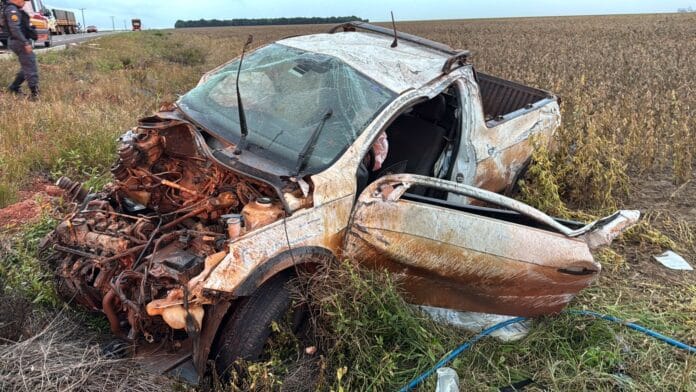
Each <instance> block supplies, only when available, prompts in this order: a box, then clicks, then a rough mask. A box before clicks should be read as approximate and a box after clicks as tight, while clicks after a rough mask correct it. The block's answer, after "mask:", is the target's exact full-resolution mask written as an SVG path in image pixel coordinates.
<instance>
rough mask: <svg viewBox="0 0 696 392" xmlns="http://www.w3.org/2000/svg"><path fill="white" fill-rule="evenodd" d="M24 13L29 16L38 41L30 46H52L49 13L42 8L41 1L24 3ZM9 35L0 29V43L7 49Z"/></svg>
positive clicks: (31, 0)
mask: <svg viewBox="0 0 696 392" xmlns="http://www.w3.org/2000/svg"><path fill="white" fill-rule="evenodd" d="M24 11H25V12H26V13H28V14H29V17H30V20H31V25H32V26H33V27H34V28H35V29H36V33H37V35H38V39H37V40H36V41H32V45H41V44H43V45H44V46H45V47H47V48H48V47H50V46H51V45H52V44H53V38H52V37H51V32H50V19H49V16H50V13H49V11H48V9H47V8H45V7H44V5H43V3H42V2H41V0H30V1H27V2H26V3H24ZM8 38H9V34H8V33H7V31H5V30H3V29H0V43H1V44H2V46H4V47H7V40H8Z"/></svg>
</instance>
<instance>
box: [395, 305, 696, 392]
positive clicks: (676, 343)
mask: <svg viewBox="0 0 696 392" xmlns="http://www.w3.org/2000/svg"><path fill="white" fill-rule="evenodd" d="M566 313H570V314H579V315H584V316H592V317H595V318H598V319H602V320H607V321H612V322H614V323H617V324H621V325H625V326H627V327H628V328H631V329H633V330H635V331H638V332H642V333H644V334H645V335H648V336H650V337H652V338H655V339H658V340H660V341H662V342H665V343H667V344H669V345H672V346H674V347H677V348H679V349H682V350H685V351H686V352H689V353H692V354H696V347H694V346H689V345H688V344H686V343H682V342H680V341H678V340H675V339H672V338H670V337H667V336H665V335H662V334H660V333H657V332H655V331H653V330H650V329H648V328H645V327H643V326H640V325H638V324H635V323H631V322H627V321H624V320H621V319H619V318H616V317H614V316H609V315H606V314H601V313H597V312H593V311H591V310H567V311H566ZM525 320H527V319H526V318H524V317H515V318H513V319H509V320H505V321H503V322H501V323H498V324H496V325H494V326H492V327H489V328H486V329H484V330H483V331H481V332H480V333H478V334H477V335H476V336H474V337H473V338H471V339H470V340H468V341H467V342H465V343H464V344H462V345H461V346H459V347H457V348H456V349H454V350H453V351H452V352H450V353H449V354H448V355H447V356H445V357H444V358H442V359H441V360H440V361H439V362H438V363H436V364H435V366H433V367H432V368H430V369H428V370H426V371H425V372H423V373H422V374H421V375H420V376H418V377H416V378H414V379H413V380H411V382H409V383H408V385H406V386H404V387H403V388H401V389H400V390H399V392H407V391H410V390H412V389H414V388H415V387H417V386H418V385H420V384H421V383H422V382H423V381H425V379H426V378H428V377H429V376H430V375H431V374H433V373H435V371H437V369H439V368H441V367H442V366H444V365H445V364H447V363H448V362H450V361H451V360H453V359H454V358H456V357H457V356H459V354H461V353H462V352H464V351H466V350H468V349H469V348H471V346H473V345H474V343H476V342H478V341H479V340H481V339H483V338H484V337H486V336H488V335H490V334H491V333H493V332H495V331H497V330H499V329H501V328H505V327H507V326H508V325H512V324H517V323H520V322H522V321H525Z"/></svg>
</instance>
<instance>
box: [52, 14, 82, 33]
mask: <svg viewBox="0 0 696 392" xmlns="http://www.w3.org/2000/svg"><path fill="white" fill-rule="evenodd" d="M52 13H53V18H55V21H56V22H55V25H56V28H55V31H54V32H53V33H54V34H75V33H77V19H75V13H74V12H72V11H66V10H59V9H55V8H54V9H53V10H52Z"/></svg>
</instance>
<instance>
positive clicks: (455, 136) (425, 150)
mask: <svg viewBox="0 0 696 392" xmlns="http://www.w3.org/2000/svg"><path fill="white" fill-rule="evenodd" d="M460 113H461V110H460V103H459V97H458V94H457V92H456V90H455V87H450V88H448V89H447V90H446V91H444V92H443V93H441V94H439V95H437V96H435V97H434V98H432V99H430V100H427V101H425V102H421V103H418V104H416V105H414V106H413V107H412V108H411V109H409V110H407V111H406V112H405V113H403V114H401V115H400V116H399V117H397V118H396V119H395V120H394V122H392V124H391V125H389V126H388V127H387V128H386V130H385V131H384V132H385V134H386V140H387V144H388V149H387V154H386V158H384V160H383V162H381V165H375V159H379V157H377V156H375V150H376V149H378V148H379V147H377V146H373V148H372V149H370V151H369V152H368V153H367V155H366V156H365V157H364V159H363V161H362V164H361V165H360V166H361V167H360V168H359V169H358V190H359V191H361V190H362V189H364V186H366V185H367V184H369V183H371V182H372V181H374V180H375V179H377V178H379V177H382V176H384V175H388V174H395V173H411V174H420V175H424V176H428V177H437V178H449V176H450V175H451V171H452V168H453V166H454V165H453V163H454V162H453V160H454V159H456V155H457V151H456V150H457V147H458V145H459V137H460V128H461V127H460V124H461V121H460V119H459V117H460ZM375 166H380V167H379V168H378V169H377V170H374V168H375ZM363 184H364V185H363ZM409 192H410V193H415V194H420V195H424V196H429V197H434V198H437V199H446V193H445V192H440V191H437V190H432V189H425V188H422V189H421V188H419V187H416V188H414V189H411V190H410V191H409Z"/></svg>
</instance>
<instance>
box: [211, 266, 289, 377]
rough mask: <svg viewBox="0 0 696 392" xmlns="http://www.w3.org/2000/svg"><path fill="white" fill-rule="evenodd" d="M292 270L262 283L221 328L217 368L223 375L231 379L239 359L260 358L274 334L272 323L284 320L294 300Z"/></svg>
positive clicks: (255, 359)
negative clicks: (292, 297) (231, 373)
mask: <svg viewBox="0 0 696 392" xmlns="http://www.w3.org/2000/svg"><path fill="white" fill-rule="evenodd" d="M293 276H294V274H292V271H283V272H280V273H279V274H277V275H275V276H273V277H272V278H271V279H269V280H268V281H266V282H265V283H264V284H263V285H261V286H260V287H259V288H258V289H256V291H254V293H253V294H252V295H251V296H249V297H247V298H244V299H242V300H240V301H241V302H240V303H239V305H238V306H237V308H236V310H235V311H234V313H232V315H230V318H229V319H228V320H227V322H226V323H225V324H224V325H223V326H222V327H221V328H220V334H219V338H218V342H217V344H216V346H215V347H214V348H213V359H214V360H215V370H216V372H217V373H218V375H219V376H220V378H222V379H228V378H229V374H230V370H231V369H232V367H233V366H234V364H235V361H237V360H238V359H243V360H247V361H257V360H259V359H260V358H261V355H262V354H263V349H264V346H265V345H266V342H267V341H268V337H269V336H270V334H271V323H272V322H274V321H276V322H277V321H280V320H281V319H282V318H283V317H284V316H285V315H286V314H287V312H288V309H289V307H290V304H291V302H292V301H291V298H290V294H291V293H290V288H289V285H288V283H289V282H290V280H291V279H292V278H293Z"/></svg>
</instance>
